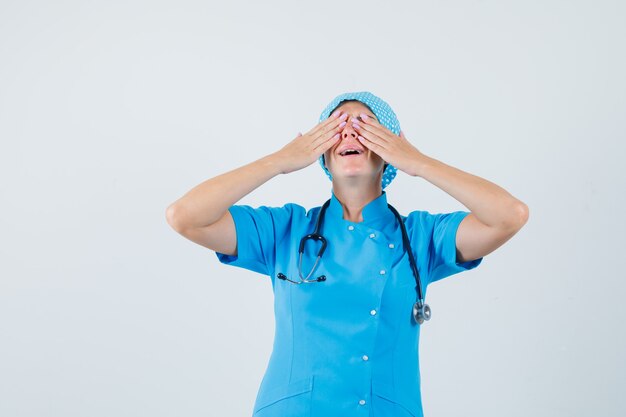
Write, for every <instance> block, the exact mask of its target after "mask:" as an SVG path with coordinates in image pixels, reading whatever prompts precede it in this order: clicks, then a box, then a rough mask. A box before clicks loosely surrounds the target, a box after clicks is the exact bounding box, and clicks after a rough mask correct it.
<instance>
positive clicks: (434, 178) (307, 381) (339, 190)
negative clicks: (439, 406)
mask: <svg viewBox="0 0 626 417" xmlns="http://www.w3.org/2000/svg"><path fill="white" fill-rule="evenodd" d="M316 160H319V163H320V165H321V167H322V169H323V170H324V172H325V174H326V175H327V176H328V178H329V179H330V180H331V181H332V190H331V195H330V198H329V199H328V201H326V202H325V203H324V204H323V205H321V206H320V207H314V208H312V209H310V210H306V209H305V208H304V207H302V206H300V205H298V204H294V203H287V204H285V205H283V206H282V207H268V206H260V207H257V208H253V207H250V206H247V205H235V204H236V203H237V202H238V201H239V200H240V199H241V198H242V197H244V196H245V195H247V194H249V193H250V192H252V191H253V190H255V189H256V188H258V187H259V186H260V185H261V184H263V183H265V182H266V181H268V180H269V179H271V178H273V177H275V176H276V175H278V174H287V173H290V172H294V171H296V170H299V169H302V168H304V167H307V166H309V165H310V164H311V163H313V162H315V161H316ZM397 169H400V170H402V171H404V172H405V173H406V174H408V175H410V176H412V177H420V178H423V179H425V180H426V181H428V182H430V183H432V184H434V185H435V186H437V187H439V188H440V189H442V190H443V191H445V192H446V193H448V194H449V195H451V196H452V197H454V198H456V199H457V200H458V201H459V202H461V203H462V204H463V205H464V206H466V207H467V208H468V209H469V210H470V211H456V212H452V213H440V214H431V213H429V212H427V211H420V210H415V211H412V212H410V213H408V214H407V215H406V216H402V215H400V214H399V213H397V211H396V210H395V208H393V206H391V205H390V204H389V203H388V201H387V194H386V192H385V191H383V189H384V188H385V187H386V186H388V185H389V183H390V182H391V181H392V180H393V178H394V177H395V176H396V171H397ZM322 212H323V213H322ZM166 217H167V221H168V223H169V224H170V225H171V226H172V227H173V228H174V229H175V230H176V231H177V232H178V233H180V234H181V235H183V236H184V237H186V238H188V239H190V240H192V241H194V242H196V243H198V244H200V245H202V246H205V247H207V248H209V249H211V250H213V251H215V253H216V256H217V258H218V259H219V261H220V262H222V263H224V264H229V265H233V266H237V267H240V268H245V269H248V270H251V271H254V272H258V273H260V274H264V275H267V276H269V277H270V280H271V283H272V288H273V292H274V312H275V320H276V327H275V328H276V331H275V339H274V345H273V351H272V354H271V357H270V360H269V363H268V366H267V369H266V372H265V375H264V376H263V380H262V382H261V385H260V387H259V390H258V394H257V397H256V401H255V404H254V409H253V416H254V417H270V416H271V417H291V416H293V417H295V416H298V417H302V416H306V417H335V416H336V417H350V416H354V417H357V416H363V417H392V416H393V417H411V416H412V417H421V416H423V410H422V401H421V393H420V369H419V358H418V343H419V334H420V327H421V326H422V325H425V323H427V320H428V319H429V318H430V315H431V310H430V308H429V306H428V304H426V303H425V301H424V299H425V296H426V288H427V286H428V284H430V283H432V282H435V281H437V280H440V279H442V278H445V277H447V276H450V275H453V274H456V273H458V272H462V271H466V270H469V269H472V268H475V267H476V266H478V265H479V264H480V263H481V261H482V259H483V257H484V256H485V255H487V254H489V253H490V252H493V251H494V250H495V249H497V248H498V247H500V246H501V245H503V244H504V243H505V242H506V241H507V240H509V239H510V238H511V237H512V236H513V235H514V234H515V233H517V232H518V231H519V230H520V228H521V227H522V226H523V225H524V224H525V223H526V221H527V219H528V208H527V206H526V205H525V204H524V203H523V202H521V201H520V200H518V199H516V198H514V197H513V196H512V195H511V194H509V193H508V192H507V191H505V190H504V189H502V188H501V187H499V186H497V185H495V184H493V183H491V182H489V181H487V180H485V179H482V178H480V177H477V176H475V175H472V174H469V173H466V172H464V171H461V170H459V169H457V168H454V167H452V166H449V165H446V164H445V163H443V162H441V161H438V160H437V159H434V158H432V157H429V156H427V155H425V154H423V153H422V152H420V151H419V150H418V149H417V148H416V147H415V146H414V145H412V144H411V143H410V142H409V141H408V140H407V139H406V137H405V136H404V133H403V132H401V131H400V124H399V122H398V120H397V118H396V115H395V113H394V111H393V110H392V109H391V107H390V106H389V105H388V104H387V103H386V102H385V101H384V100H382V99H381V98H379V97H377V96H375V95H373V94H372V93H370V92H367V91H361V92H351V93H344V94H341V95H339V96H337V97H335V98H334V99H333V100H332V101H331V102H330V103H329V104H328V105H327V106H326V108H325V109H324V110H323V111H322V113H321V116H320V121H319V123H318V124H317V125H316V126H315V127H313V128H312V129H311V130H310V131H308V132H307V133H306V134H304V135H302V134H298V136H297V137H296V138H295V139H293V140H292V141H291V142H289V143H288V144H287V145H285V146H284V147H283V148H282V149H280V150H278V151H276V152H274V153H271V154H269V155H267V156H265V157H263V158H261V159H259V160H257V161H255V162H252V163H250V164H248V165H244V166H242V167H240V168H237V169H235V170H232V171H229V172H227V173H224V174H222V175H219V176H216V177H214V178H211V179H209V180H207V181H205V182H203V183H201V184H199V185H198V186H196V187H195V188H193V189H191V190H190V191H189V192H188V193H187V194H185V195H184V196H183V197H181V198H180V199H179V200H178V201H176V202H174V203H173V204H172V205H170V206H169V207H168V209H167V211H166ZM400 220H401V222H400ZM403 226H404V227H403ZM403 229H404V230H403ZM314 232H315V233H314ZM307 236H308V239H304V240H303V238H305V237H307ZM414 266H415V267H414Z"/></svg>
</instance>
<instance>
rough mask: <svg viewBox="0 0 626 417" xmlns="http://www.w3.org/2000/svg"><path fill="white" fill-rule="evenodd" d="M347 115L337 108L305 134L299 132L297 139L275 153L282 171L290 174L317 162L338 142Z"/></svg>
mask: <svg viewBox="0 0 626 417" xmlns="http://www.w3.org/2000/svg"><path fill="white" fill-rule="evenodd" d="M347 117H348V114H347V113H344V114H341V110H336V111H335V113H333V114H332V115H331V116H330V117H329V118H327V119H326V120H323V121H321V122H320V123H318V124H317V126H315V127H314V128H313V129H311V130H310V131H308V132H307V133H305V134H304V135H303V134H301V133H298V136H296V138H295V139H293V140H292V141H291V142H289V143H288V144H286V145H285V146H284V147H283V148H282V149H280V150H279V151H277V152H276V153H275V155H276V157H277V158H278V160H279V161H280V167H281V172H282V173H283V174H289V173H290V172H293V171H297V170H299V169H302V168H304V167H307V166H309V165H311V164H312V163H313V162H315V161H316V160H317V159H318V158H319V157H320V156H321V155H323V154H324V152H326V151H327V150H328V149H330V148H331V147H332V146H333V145H334V144H335V143H337V141H338V140H339V137H340V135H341V134H340V132H341V130H342V129H343V127H344V126H345V125H346V121H345V120H346V119H347Z"/></svg>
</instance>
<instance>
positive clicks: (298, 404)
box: [253, 377, 313, 417]
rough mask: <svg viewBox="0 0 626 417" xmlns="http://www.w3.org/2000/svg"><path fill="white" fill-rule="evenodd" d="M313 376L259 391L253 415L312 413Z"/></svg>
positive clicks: (274, 416)
mask: <svg viewBox="0 0 626 417" xmlns="http://www.w3.org/2000/svg"><path fill="white" fill-rule="evenodd" d="M312 390H313V377H308V378H305V379H300V380H297V381H293V382H291V383H290V384H287V385H281V386H278V387H274V388H270V389H267V390H263V391H260V392H259V395H258V398H257V400H256V403H255V405H254V412H253V417H284V416H302V417H310V415H311V393H312Z"/></svg>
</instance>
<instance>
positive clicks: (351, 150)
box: [337, 146, 365, 156]
mask: <svg viewBox="0 0 626 417" xmlns="http://www.w3.org/2000/svg"><path fill="white" fill-rule="evenodd" d="M364 152H365V151H364V150H363V149H361V148H357V147H349V146H346V147H345V148H343V149H341V150H340V151H339V152H337V153H338V154H339V156H358V155H362V154H363V153H364Z"/></svg>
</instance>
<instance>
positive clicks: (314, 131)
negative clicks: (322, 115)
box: [307, 109, 347, 136]
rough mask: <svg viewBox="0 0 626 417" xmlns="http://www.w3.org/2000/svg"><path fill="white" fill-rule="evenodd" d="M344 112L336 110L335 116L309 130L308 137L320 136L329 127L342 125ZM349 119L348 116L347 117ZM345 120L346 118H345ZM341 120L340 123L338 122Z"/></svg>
mask: <svg viewBox="0 0 626 417" xmlns="http://www.w3.org/2000/svg"><path fill="white" fill-rule="evenodd" d="M342 113H343V111H342V110H340V109H338V110H335V111H334V112H333V114H331V115H330V116H329V117H328V118H326V119H325V120H322V121H321V122H319V123H318V124H317V125H315V126H314V127H313V128H312V129H311V130H309V131H308V132H307V135H311V136H318V135H319V132H320V130H323V129H325V128H326V127H328V126H329V125H333V124H335V123H341V120H339V119H340V118H341V116H343V114H342ZM346 117H347V116H346ZM344 119H345V118H344ZM338 120H339V121H338Z"/></svg>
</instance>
